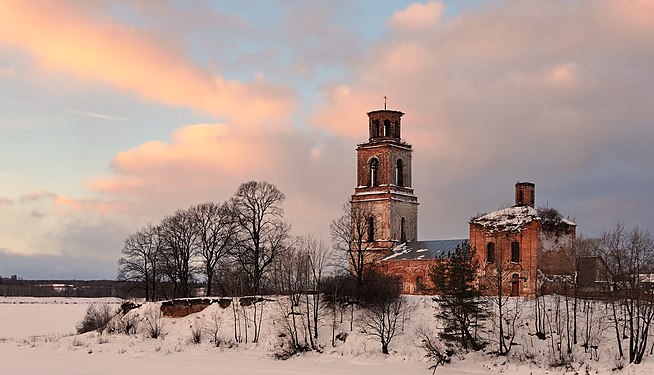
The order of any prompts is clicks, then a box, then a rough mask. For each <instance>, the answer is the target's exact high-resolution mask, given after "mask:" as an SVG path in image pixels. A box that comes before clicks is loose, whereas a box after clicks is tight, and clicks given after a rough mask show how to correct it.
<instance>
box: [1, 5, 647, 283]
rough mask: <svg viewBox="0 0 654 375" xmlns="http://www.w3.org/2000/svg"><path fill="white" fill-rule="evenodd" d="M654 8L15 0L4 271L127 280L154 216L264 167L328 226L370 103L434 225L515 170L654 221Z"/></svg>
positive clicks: (546, 193)
mask: <svg viewBox="0 0 654 375" xmlns="http://www.w3.org/2000/svg"><path fill="white" fill-rule="evenodd" d="M653 35H654V2H651V1H646V0H642V1H639V0H615V1H593V0H588V1H582V0H579V1H575V0H569V1H547V0H543V1H528V2H527V1H520V0H514V1H512V0H503V1H499V0H497V1H496V0H488V1H482V0H478V1H425V2H412V1H404V0H401V1H373V0H361V1H356V0H352V1H348V0H342V1H339V2H333V1H293V0H280V1H265V0H261V1H255V0H252V1H192V2H187V1H173V0H162V1H145V0H143V1H129V2H127V1H110V0H92V1H47V0H39V1H27V0H18V1H12V0H1V1H0V276H5V277H7V276H9V275H13V274H16V275H18V276H19V277H24V278H79V279H96V278H110V279H111V278H115V276H116V269H117V260H118V258H119V257H120V250H121V248H122V244H123V241H124V239H125V237H126V236H127V235H128V234H129V233H130V232H133V231H135V230H138V229H139V228H141V227H142V226H144V225H145V224H146V223H147V222H155V223H156V222H158V221H160V220H161V219H162V218H163V217H164V216H165V215H168V214H171V213H173V212H174V211H175V210H176V209H179V208H186V207H189V206H190V205H193V204H197V203H200V202H204V201H215V202H222V201H225V200H227V199H229V198H230V197H231V196H232V194H233V193H234V192H235V191H236V189H237V188H238V186H239V185H240V184H241V183H243V182H246V181H250V180H266V181H269V182H271V183H273V184H275V185H277V186H278V188H279V189H280V190H281V191H282V192H283V193H284V194H285V195H286V201H285V202H284V208H285V217H286V219H287V220H288V221H289V222H290V223H291V224H292V227H293V233H294V234H296V235H301V234H307V233H311V234H313V235H315V236H317V237H318V238H321V239H323V240H324V241H325V242H329V240H330V239H329V223H330V222H331V221H332V220H333V219H334V218H336V217H337V216H338V215H339V214H340V211H341V206H342V204H343V203H345V202H346V201H347V200H348V199H349V198H350V196H351V194H353V192H354V187H355V185H356V181H355V162H356V151H355V149H356V145H357V144H358V143H362V142H365V141H366V140H367V116H366V113H367V112H369V111H372V110H376V109H380V108H382V107H383V103H384V99H383V97H384V96H387V97H388V107H389V109H396V110H401V111H403V112H405V115H404V117H403V120H402V121H403V130H402V131H403V138H404V139H405V140H406V141H407V142H408V143H410V144H412V145H413V149H414V152H413V178H412V183H413V188H414V190H415V194H416V195H417V197H418V201H419V203H420V205H419V209H418V215H419V219H418V222H419V224H418V237H419V238H420V239H423V240H426V239H447V238H465V237H467V235H468V221H469V220H470V218H471V217H472V216H474V215H476V214H477V213H481V212H489V211H493V210H495V209H497V208H499V207H502V206H506V205H507V204H511V203H512V200H513V186H514V184H515V182H517V181H531V182H534V183H535V184H536V202H537V204H538V205H547V206H550V207H555V208H557V209H558V210H559V211H561V212H562V213H563V214H564V215H566V216H569V217H570V218H571V219H573V220H574V221H575V222H576V223H577V224H578V228H577V232H578V233H582V234H584V235H585V236H597V235H600V234H601V233H602V231H604V230H606V229H609V228H611V227H612V226H614V225H615V224H616V223H618V222H624V223H625V225H628V226H636V225H638V226H640V227H641V228H643V229H646V230H652V229H654V199H652V197H651V194H652V191H654V147H652V142H653V141H654V105H652V103H654V38H653V37H652V36H653Z"/></svg>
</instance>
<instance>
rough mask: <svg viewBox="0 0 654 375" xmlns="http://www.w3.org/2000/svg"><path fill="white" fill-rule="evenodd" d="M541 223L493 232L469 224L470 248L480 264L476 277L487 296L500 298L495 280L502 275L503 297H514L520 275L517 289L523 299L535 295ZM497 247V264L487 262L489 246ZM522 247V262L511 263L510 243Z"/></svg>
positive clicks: (533, 222)
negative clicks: (513, 289)
mask: <svg viewBox="0 0 654 375" xmlns="http://www.w3.org/2000/svg"><path fill="white" fill-rule="evenodd" d="M539 231H540V223H539V222H538V221H532V222H530V223H528V224H526V225H525V226H524V227H523V228H522V230H521V231H519V232H518V231H515V232H513V231H504V232H502V231H500V232H491V231H490V230H489V229H486V228H484V227H482V226H479V225H476V224H470V245H471V246H472V247H474V248H475V250H476V255H475V256H476V259H477V262H478V264H479V269H478V271H477V277H478V280H479V283H480V285H481V286H482V290H483V293H484V294H485V295H497V287H496V284H495V283H496V280H497V277H498V274H500V273H501V275H502V294H504V295H511V289H512V287H513V285H512V283H513V275H514V274H517V275H518V279H517V282H518V290H519V295H521V296H533V295H535V293H536V285H537V278H536V274H537V272H536V269H537V249H538V234H539ZM489 242H493V243H494V244H495V262H494V263H489V262H487V259H486V249H487V244H488V243H489ZM512 242H518V243H519V244H520V261H519V262H511V243H512Z"/></svg>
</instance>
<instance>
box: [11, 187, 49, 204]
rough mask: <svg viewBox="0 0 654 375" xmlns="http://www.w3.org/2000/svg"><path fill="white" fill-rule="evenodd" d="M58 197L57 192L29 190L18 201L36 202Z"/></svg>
mask: <svg viewBox="0 0 654 375" xmlns="http://www.w3.org/2000/svg"><path fill="white" fill-rule="evenodd" d="M55 199H57V194H55V193H52V192H49V191H45V190H41V191H33V192H29V193H27V194H25V195H23V196H21V197H20V198H19V199H18V201H19V202H21V203H28V202H36V201H42V200H55Z"/></svg>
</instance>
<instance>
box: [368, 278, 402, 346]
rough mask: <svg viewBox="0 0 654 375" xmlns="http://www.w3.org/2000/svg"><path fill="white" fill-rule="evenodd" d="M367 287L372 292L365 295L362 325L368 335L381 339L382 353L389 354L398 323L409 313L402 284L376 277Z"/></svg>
mask: <svg viewBox="0 0 654 375" xmlns="http://www.w3.org/2000/svg"><path fill="white" fill-rule="evenodd" d="M366 287H367V288H370V290H369V291H367V292H366V293H365V297H366V298H365V299H366V301H365V310H364V311H363V314H362V316H361V320H360V324H361V327H362V328H363V330H364V331H365V332H366V333H367V334H368V335H371V336H375V337H377V338H378V339H379V341H380V343H381V349H382V353H384V354H388V345H389V344H390V343H391V340H393V337H395V334H396V333H397V329H398V322H401V321H402V320H403V319H404V314H406V313H407V309H405V305H406V301H405V299H404V297H402V295H401V294H400V292H401V290H402V287H401V283H400V281H399V280H397V279H394V278H390V277H383V276H379V275H375V276H374V281H373V280H371V279H368V280H367V281H366Z"/></svg>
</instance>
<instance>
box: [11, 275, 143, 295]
mask: <svg viewBox="0 0 654 375" xmlns="http://www.w3.org/2000/svg"><path fill="white" fill-rule="evenodd" d="M131 284H132V283H130V282H125V281H115V280H23V279H18V278H0V296H2V297H118V298H129V297H130V290H132V289H133V288H134V286H133V285H131Z"/></svg>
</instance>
